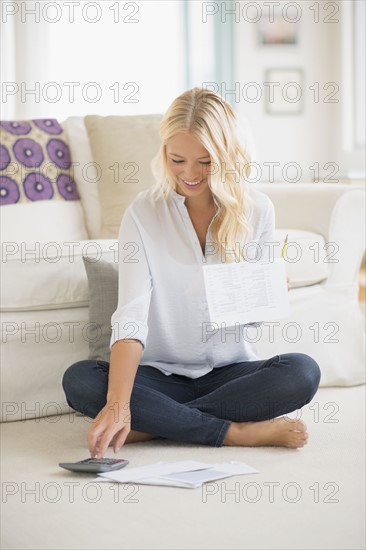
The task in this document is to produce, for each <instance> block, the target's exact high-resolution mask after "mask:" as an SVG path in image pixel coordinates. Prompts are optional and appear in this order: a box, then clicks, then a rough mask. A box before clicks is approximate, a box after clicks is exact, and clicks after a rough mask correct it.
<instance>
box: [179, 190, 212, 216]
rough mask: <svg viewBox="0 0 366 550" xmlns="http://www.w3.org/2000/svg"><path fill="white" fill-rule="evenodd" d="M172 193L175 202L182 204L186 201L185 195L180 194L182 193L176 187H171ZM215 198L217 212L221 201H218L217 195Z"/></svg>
mask: <svg viewBox="0 0 366 550" xmlns="http://www.w3.org/2000/svg"><path fill="white" fill-rule="evenodd" d="M171 194H172V197H173V199H174V200H175V202H177V203H180V204H184V203H185V200H186V197H185V195H180V193H177V191H175V190H174V189H171ZM213 200H214V203H215V207H216V212H217V211H218V210H219V208H220V206H219V203H218V202H217V200H216V198H215V197H213Z"/></svg>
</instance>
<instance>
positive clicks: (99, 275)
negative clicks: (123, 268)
mask: <svg viewBox="0 0 366 550" xmlns="http://www.w3.org/2000/svg"><path fill="white" fill-rule="evenodd" d="M83 260H84V265H85V270H86V273H87V276H88V282H89V323H90V329H89V359H98V360H99V359H101V360H102V361H108V362H109V358H110V348H109V344H110V340H111V336H112V329H111V317H112V314H113V313H114V312H115V310H116V308H117V303H118V262H108V261H104V260H99V261H98V262H90V260H88V259H87V258H86V257H84V258H83Z"/></svg>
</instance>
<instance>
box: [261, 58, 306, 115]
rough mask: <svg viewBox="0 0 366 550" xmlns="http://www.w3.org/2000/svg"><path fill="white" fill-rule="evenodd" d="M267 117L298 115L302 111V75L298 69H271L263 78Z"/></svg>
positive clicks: (301, 71)
mask: <svg viewBox="0 0 366 550" xmlns="http://www.w3.org/2000/svg"><path fill="white" fill-rule="evenodd" d="M264 88H265V90H266V92H265V110H266V113H267V114H269V115H299V114H301V113H302V112H303V110H304V74H303V70H302V69H299V68H293V69H292V68H282V69H281V68H278V69H277V68H273V69H272V68H271V69H267V70H266V71H265V77H264Z"/></svg>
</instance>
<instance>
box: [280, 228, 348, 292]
mask: <svg viewBox="0 0 366 550" xmlns="http://www.w3.org/2000/svg"><path fill="white" fill-rule="evenodd" d="M286 235H288V241H287V246H286V249H285V253H284V259H285V268H286V274H287V276H288V277H289V279H290V282H291V287H292V288H301V287H304V286H310V285H314V284H317V283H320V282H321V281H325V280H326V279H327V278H328V275H329V270H328V262H330V261H332V259H333V258H332V252H333V249H332V247H331V246H329V247H328V246H327V245H326V244H325V240H324V237H322V235H319V234H318V233H312V232H311V231H302V230H300V229H296V230H293V229H276V232H275V237H276V242H278V243H279V246H276V247H275V249H274V250H275V258H279V257H280V256H281V251H282V245H283V243H284V240H285V237H286ZM329 245H330V243H329ZM337 261H338V260H337Z"/></svg>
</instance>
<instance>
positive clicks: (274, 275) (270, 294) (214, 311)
mask: <svg viewBox="0 0 366 550" xmlns="http://www.w3.org/2000/svg"><path fill="white" fill-rule="evenodd" d="M203 275H204V281H205V288H206V295H207V301H208V310H209V315H210V322H211V323H217V324H221V323H225V324H226V326H235V325H236V324H238V323H239V324H240V325H245V324H249V323H255V322H261V321H273V320H276V319H281V318H283V317H287V316H288V315H289V314H290V304H289V297H288V289H287V281H286V269H285V261H284V259H283V258H276V259H274V261H273V262H268V263H260V262H239V263H236V262H234V263H223V264H211V265H205V266H203Z"/></svg>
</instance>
